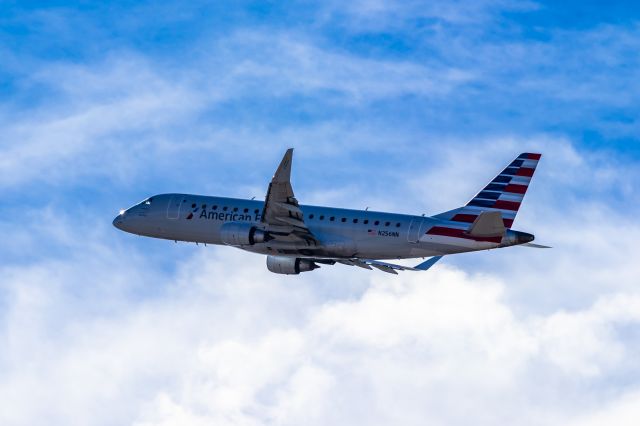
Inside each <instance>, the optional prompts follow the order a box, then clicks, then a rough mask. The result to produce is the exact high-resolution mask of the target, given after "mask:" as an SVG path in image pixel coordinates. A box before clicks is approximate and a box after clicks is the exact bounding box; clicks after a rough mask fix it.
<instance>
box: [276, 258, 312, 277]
mask: <svg viewBox="0 0 640 426" xmlns="http://www.w3.org/2000/svg"><path fill="white" fill-rule="evenodd" d="M319 267H320V266H318V265H316V264H315V263H314V262H313V261H312V260H309V259H301V258H299V257H286V256H267V269H268V270H270V271H271V272H274V273H276V274H287V275H297V274H299V273H300V272H308V271H313V270H314V269H318V268H319Z"/></svg>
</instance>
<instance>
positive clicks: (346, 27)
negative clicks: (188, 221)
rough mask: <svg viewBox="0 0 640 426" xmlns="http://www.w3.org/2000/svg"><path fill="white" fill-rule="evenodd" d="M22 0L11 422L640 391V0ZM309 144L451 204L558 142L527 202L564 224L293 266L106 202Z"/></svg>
mask: <svg viewBox="0 0 640 426" xmlns="http://www.w3.org/2000/svg"><path fill="white" fill-rule="evenodd" d="M2 5H3V7H1V8H0V58H1V59H2V60H1V61H0V126H1V127H2V130H3V131H2V132H1V133H0V195H1V196H2V202H0V232H2V235H3V241H4V242H5V244H2V245H0V276H1V277H2V278H0V321H1V323H0V324H1V325H2V327H1V328H0V341H1V342H3V344H2V346H3V348H4V350H3V351H2V354H0V398H2V399H3V401H5V404H3V405H4V406H7V407H11V409H10V410H7V411H6V413H5V412H3V413H0V423H2V424H37V423H38V421H39V419H41V418H43V417H47V418H49V419H50V420H51V423H53V424H65V425H66V424H74V422H76V423H77V424H114V423H117V424H211V423H212V422H213V423H214V424H300V423H301V421H302V420H301V419H304V423H305V424H327V423H334V424H353V423H368V424H389V423H401V424H424V423H425V422H427V423H432V424H433V423H435V424H458V423H460V424H464V423H465V419H466V418H467V417H464V416H463V415H462V414H461V413H467V414H471V415H473V416H474V417H475V418H477V419H479V421H480V422H481V423H483V424H504V422H505V420H506V421H513V420H514V419H516V418H517V419H518V421H519V422H520V423H522V413H525V414H527V416H528V418H530V419H531V420H528V421H530V422H531V423H539V422H536V421H534V419H543V420H544V423H549V424H559V423H562V424H567V423H569V424H572V423H573V424H611V423H614V422H615V423H617V424H625V423H624V422H625V421H628V420H629V419H632V418H637V417H638V415H640V413H638V408H637V407H639V406H640V385H639V383H640V371H639V369H638V367H637V365H636V363H634V361H633V355H634V354H635V353H637V349H638V346H637V338H636V337H637V333H638V325H639V323H640V317H639V316H638V312H640V293H639V292H638V290H637V288H636V287H637V281H638V276H640V269H638V266H637V259H638V250H637V248H636V245H637V241H638V238H639V237H640V227H639V226H638V223H637V214H636V212H637V211H638V210H639V208H640V197H639V192H638V188H637V182H640V172H639V170H640V167H639V166H640V143H639V141H638V134H640V132H639V131H640V127H639V125H638V121H637V117H638V116H639V112H640V111H639V110H640V108H639V104H638V102H637V99H639V98H640V90H639V87H640V86H638V84H637V79H638V76H639V75H640V60H639V59H638V55H637V52H638V51H639V50H640V30H639V29H640V26H639V22H640V20H639V18H640V16H639V14H640V12H639V8H638V7H637V5H635V4H634V2H573V1H568V2H533V1H531V2H512V1H506V0H486V1H465V0H461V1H456V2H440V1H430V2H422V1H408V2H401V3H395V2H390V1H386V0H376V1H366V0H358V1H354V2H349V3H346V4H344V2H338V1H325V2H317V3H316V2H311V1H292V2H253V1H234V2H199V1H193V2H188V3H187V4H181V3H179V2H171V1H167V2H163V3H162V4H161V5H159V4H156V3H153V2H148V3H145V2H111V3H108V4H105V3H92V2H78V3H71V2H47V3H46V4H40V3H38V2H9V1H6V2H3V3H2ZM287 147H295V148H296V151H295V160H294V172H293V179H294V189H295V191H296V194H297V196H298V198H299V199H300V201H301V202H303V203H318V204H325V205H335V206H346V207H353V208H364V207H366V206H369V207H370V208H372V209H376V210H390V211H400V212H406V213H427V214H429V213H431V214H435V213H438V212H441V211H444V210H448V209H450V208H454V207H457V206H458V205H460V204H462V203H463V202H465V201H467V200H468V199H469V198H470V197H471V196H472V195H473V194H474V193H475V192H476V191H477V190H478V189H479V188H480V187H481V185H483V184H484V183H485V182H487V181H489V180H490V179H491V178H492V177H493V176H494V175H495V174H496V172H497V171H498V170H499V169H500V168H501V167H502V166H503V165H504V164H506V163H507V162H509V161H510V160H511V159H512V158H514V157H515V156H517V155H518V154H519V153H520V152H524V151H539V152H542V153H543V155H544V156H543V159H542V162H541V164H540V168H539V170H538V172H537V174H536V176H535V178H534V180H533V184H532V187H531V189H530V191H529V193H528V194H527V197H526V199H525V203H524V205H523V208H522V210H521V212H520V213H519V215H518V218H517V220H516V222H515V227H516V228H518V229H521V230H524V231H528V232H533V233H535V234H536V235H537V237H538V240H539V241H540V242H542V243H549V244H550V245H553V246H554V249H553V250H551V251H533V250H528V251H527V250H524V249H518V248H514V249H512V250H502V251H492V252H487V253H476V254H468V255H460V256H455V257H451V258H449V259H446V261H443V262H442V263H441V264H439V265H438V267H437V268H434V270H433V271H430V272H429V275H426V274H421V275H419V276H416V275H415V274H414V275H411V274H405V275H403V276H401V277H390V276H386V275H383V274H368V273H366V271H360V270H358V271H354V270H351V269H349V268H347V267H341V266H338V267H335V268H323V269H321V270H320V271H315V272H314V273H313V274H303V275H301V276H299V277H295V278H292V277H279V276H273V275H271V274H269V273H268V272H267V271H266V268H265V266H264V259H262V258H261V257H258V256H254V255H251V254H246V253H243V252H240V251H236V250H232V249H229V248H216V247H207V248H204V247H196V246H195V245H187V244H178V245H175V244H173V243H171V244H169V243H167V242H163V241H154V240H150V239H143V238H134V237H132V236H130V235H127V234H123V233H120V232H117V231H116V230H115V229H114V228H113V227H112V226H111V220H112V219H113V217H114V216H115V214H116V213H117V211H118V210H119V209H120V208H123V207H127V206H129V205H131V204H133V203H135V202H137V201H139V200H141V199H143V198H145V197H146V196H148V195H151V194H155V193H162V192H172V191H182V192H189V193H203V194H219V195H228V196H234V197H252V196H256V197H258V198H259V197H263V196H264V193H265V190H266V185H267V182H268V179H269V178H270V176H271V174H272V173H273V170H274V168H275V166H276V165H277V162H278V161H279V159H280V157H281V155H282V153H283V152H284V150H285V149H286V148H287ZM382 319H384V321H383V320H382ZM61 383H63V384H61ZM559 395H562V396H563V398H558V396H559ZM461 406H463V407H466V410H460V409H459V407H461ZM335 407H338V408H339V409H338V410H336V409H335ZM370 407H376V408H374V409H371V408H370ZM3 411H4V410H3ZM95 413H99V415H97V416H96V415H95ZM336 413H339V415H338V414H336ZM498 413H500V414H498ZM629 424H630V423H629Z"/></svg>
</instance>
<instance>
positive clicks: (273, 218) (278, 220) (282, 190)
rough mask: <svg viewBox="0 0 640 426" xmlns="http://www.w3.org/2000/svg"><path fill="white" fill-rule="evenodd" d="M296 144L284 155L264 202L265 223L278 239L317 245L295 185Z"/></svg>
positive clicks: (270, 232) (263, 215)
mask: <svg viewBox="0 0 640 426" xmlns="http://www.w3.org/2000/svg"><path fill="white" fill-rule="evenodd" d="M292 159H293V148H289V149H288V150H287V152H286V153H285V154H284V157H282V161H281V162H280V165H279V166H278V169H277V170H276V172H275V174H274V175H273V178H272V179H271V183H269V189H268V190H267V196H266V198H265V202H264V208H263V210H262V219H261V221H262V223H263V225H264V227H265V229H266V230H267V231H269V234H270V235H272V236H273V237H274V239H276V240H279V241H283V242H285V241H286V242H295V241H301V240H302V241H306V242H307V244H308V245H310V246H311V245H314V246H315V245H316V244H317V240H316V238H315V237H314V236H313V234H312V233H311V232H310V231H309V228H308V227H307V225H306V224H305V223H304V218H303V215H302V210H300V207H299V205H298V200H297V199H296V197H295V195H294V194H293V188H292V186H291V162H292Z"/></svg>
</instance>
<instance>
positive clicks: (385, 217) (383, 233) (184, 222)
mask: <svg viewBox="0 0 640 426" xmlns="http://www.w3.org/2000/svg"><path fill="white" fill-rule="evenodd" d="M263 208H264V202H263V201H256V200H244V199H237V198H224V197H210V196H200V195H188V194H162V195H156V196H153V197H151V198H149V199H148V200H145V201H143V202H141V203H140V204H137V205H135V206H133V207H131V208H129V209H127V210H125V211H122V212H121V213H120V214H119V215H118V216H117V217H116V218H115V219H114V221H113V224H114V226H116V227H117V228H119V229H121V230H123V231H126V232H130V233H132V234H137V235H142V236H147V237H153V238H162V239H166V240H174V241H186V242H198V243H206V244H225V242H224V241H223V238H222V233H221V229H222V228H223V226H224V225H225V224H229V223H246V224H248V225H253V226H255V227H256V228H258V229H260V227H261V225H262V224H261V215H262V212H263ZM299 208H300V210H302V213H303V215H304V224H305V225H306V226H307V228H308V229H309V231H311V233H312V234H313V235H314V236H316V237H317V240H318V242H319V244H315V245H309V244H308V242H305V241H301V240H300V239H295V238H292V239H291V240H290V241H282V239H281V238H279V239H278V240H277V241H276V240H272V241H269V240H267V241H265V242H257V243H253V244H244V245H236V246H237V247H239V248H241V249H244V250H247V251H251V252H255V253H261V254H266V255H278V256H291V257H312V258H319V257H328V258H340V257H344V258H354V257H358V258H369V259H406V258H418V257H428V256H439V255H446V254H454V253H462V252H469V251H478V250H488V249H493V248H498V247H507V246H512V245H517V244H522V243H526V242H529V241H532V240H533V236H532V235H530V234H526V233H522V232H518V231H512V230H507V231H506V233H505V235H504V236H502V237H500V238H498V239H485V240H482V239H473V238H461V237H460V235H458V236H447V235H433V234H430V233H429V230H431V229H434V228H435V227H439V228H443V229H450V227H452V226H453V227H455V226H459V224H456V223H452V222H449V221H445V220H441V219H437V218H433V217H423V216H413V215H405V214H395V213H385V212H376V211H369V210H350V209H340V208H333V207H321V206H310V205H300V206H299ZM272 229H273V227H272ZM461 232H462V230H461ZM227 245H228V244H227Z"/></svg>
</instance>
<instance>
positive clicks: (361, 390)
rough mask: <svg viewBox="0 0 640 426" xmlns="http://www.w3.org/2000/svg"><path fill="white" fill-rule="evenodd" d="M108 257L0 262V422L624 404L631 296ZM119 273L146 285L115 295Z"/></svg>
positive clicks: (220, 259) (345, 416)
mask: <svg viewBox="0 0 640 426" xmlns="http://www.w3.org/2000/svg"><path fill="white" fill-rule="evenodd" d="M177 247H180V246H177ZM178 249H179V248H178ZM93 254H94V252H93V251H92V250H91V249H90V250H89V253H87V254H86V258H91V257H92V256H93ZM102 256H103V257H104V253H103V254H102ZM113 256H116V258H117V259H119V262H118V265H119V266H118V267H117V268H114V267H113V266H110V265H107V264H104V262H99V263H95V264H91V263H88V264H87V263H85V262H84V259H85V257H83V258H80V259H77V260H70V261H67V262H65V264H66V265H67V266H66V267H52V266H51V265H43V266H42V267H41V268H40V271H41V272H43V273H33V272H29V271H34V270H37V269H35V268H34V267H24V268H15V269H14V270H13V273H11V274H9V275H7V274H6V272H7V271H6V270H5V271H3V276H5V277H6V279H5V281H4V282H3V292H4V293H5V294H7V292H9V293H8V294H10V295H11V297H10V299H11V303H10V305H11V307H12V308H11V310H10V311H9V312H8V313H7V314H6V316H5V331H4V332H3V336H2V338H3V340H4V341H5V342H7V344H6V346H5V350H4V351H3V356H2V357H1V358H0V363H1V365H2V368H1V369H2V371H4V372H5V373H4V374H3V375H2V376H1V379H0V397H1V398H2V400H3V401H5V404H4V406H5V408H4V409H3V410H2V413H1V414H0V420H1V421H2V423H3V424H32V423H34V422H37V419H41V418H43V417H44V416H46V418H47V419H48V422H49V423H50V424H113V423H119V424H126V423H133V424H140V425H150V424H163V425H173V424H211V423H215V424H248V425H253V424H283V425H286V424H299V423H300V422H301V421H304V422H305V423H306V424H327V423H332V424H353V423H358V422H365V423H368V424H389V423H390V422H391V423H402V424H424V422H425V421H426V422H429V423H435V424H466V423H467V421H468V418H469V417H470V416H471V417H473V418H475V419H477V420H478V422H479V423H482V424H495V423H503V422H504V421H505V420H508V419H515V418H519V419H521V422H523V423H524V424H535V423H536V419H540V418H545V419H551V420H553V422H554V423H560V422H562V423H564V422H568V421H572V420H575V419H576V418H579V417H575V416H576V413H578V412H579V411H577V410H576V407H578V406H580V405H581V404H585V403H588V402H589V401H591V399H592V398H599V399H600V400H601V401H602V403H603V404H604V405H602V406H603V407H609V408H607V410H608V411H609V410H613V411H615V412H616V413H617V412H619V411H622V412H624V413H626V412H627V411H629V409H630V408H629V407H628V404H627V403H625V401H626V399H625V398H626V396H625V395H622V394H617V393H612V391H613V390H615V389H618V386H617V385H616V381H617V380H618V378H619V377H623V376H625V375H626V376H627V380H629V379H630V378H632V377H634V376H635V375H637V374H638V371H637V369H636V368H635V366H634V365H633V362H632V361H631V360H632V354H633V353H634V351H635V350H636V349H637V345H635V343H634V342H633V341H630V340H629V339H627V338H625V336H624V329H625V328H629V327H630V328H635V327H637V326H638V323H640V317H639V316H638V314H637V313H638V312H640V297H639V296H638V294H637V293H619V294H618V295H615V296H605V297H601V298H599V299H598V301H597V302H596V303H594V304H593V305H591V306H589V307H586V308H584V309H580V310H576V311H557V312H552V313H550V314H542V315H538V314H533V315H531V314H525V315H522V314H518V313H516V312H514V311H513V310H512V309H511V308H510V307H509V304H508V297H506V292H507V291H508V290H507V289H508V285H507V283H506V282H505V280H504V278H502V277H499V276H497V275H477V276H469V275H467V274H465V273H463V272H461V271H459V270H456V269H455V268H451V267H448V266H447V265H446V264H444V265H440V266H438V267H437V268H434V269H433V270H431V271H430V272H428V273H424V274H422V273H415V274H411V273H405V274H403V275H401V276H399V277H392V276H388V275H383V274H382V273H375V272H374V273H369V272H367V271H360V270H359V269H358V270H355V269H350V268H348V267H340V266H336V267H334V268H323V269H321V270H320V271H315V272H313V273H312V274H308V275H301V276H299V277H281V276H277V275H271V274H269V273H268V272H266V270H265V268H264V265H263V263H262V261H261V260H262V258H260V257H257V256H254V255H250V254H244V253H241V252H237V251H234V250H232V249H227V250H224V249H220V250H215V251H211V249H208V250H202V251H201V254H199V255H197V256H195V257H193V258H192V259H191V260H189V261H188V262H187V263H185V264H183V265H182V266H181V267H180V269H179V270H178V271H177V272H176V274H175V275H174V276H171V275H170V276H163V275H162V274H160V275H158V274H157V273H155V274H151V275H146V274H145V273H143V272H142V271H144V270H150V268H151V269H152V268H153V266H152V265H150V264H148V263H143V264H141V265H139V264H138V261H136V260H128V258H127V256H125V257H123V258H121V256H117V255H116V253H113ZM114 261H115V259H114ZM123 276H124V277H128V279H124V280H123ZM87 277H88V278H87ZM133 281H136V283H135V286H136V287H139V286H143V287H147V288H148V290H147V291H149V292H152V293H155V295H152V294H149V295H148V296H146V297H145V298H144V299H141V300H138V301H133V300H131V299H130V298H129V297H127V296H123V294H126V288H127V287H128V286H130V285H132V284H133V283H132V282H133ZM107 285H112V286H114V287H115V289H112V290H111V291H106V290H105V287H106V286H107ZM78 286H83V287H85V288H87V291H83V292H82V293H80V294H76V295H75V296H74V295H73V292H74V291H75V290H74V289H76V288H78ZM331 287H333V288H335V287H340V288H344V287H346V288H347V290H343V291H346V293H345V294H344V295H334V296H330V295H329V294H330V293H327V292H326V291H327V288H329V291H335V289H331ZM153 288H156V289H159V290H155V291H154V290H153ZM349 288H351V289H352V290H348V289H349ZM89 289H96V292H95V293H92V292H91V291H89ZM353 289H358V290H356V292H355V293H353ZM349 293H350V294H351V295H350V296H347V294H349ZM70 297H71V298H77V300H76V301H74V303H73V304H70V303H69V302H70V300H69V298H70ZM70 306H83V308H82V309H78V308H74V309H73V310H72V311H68V309H69V307H70ZM545 383H546V385H544V384H545ZM546 386H548V387H551V390H552V391H553V392H554V393H558V394H563V395H564V396H565V398H564V399H560V400H556V399H549V398H548V394H547V393H546V392H545V391H544V388H545V387H546ZM587 389H588V390H587ZM452 395H455V398H454V397H452ZM619 398H620V399H619ZM618 405H620V407H621V408H616V407H618ZM611 407H613V408H611ZM625 407H627V408H625ZM608 411H606V412H605V413H604V414H602V415H605V414H606V415H608V414H607V413H608ZM523 413H524V414H525V417H524V418H523V417H521V416H522V414H523ZM593 415H594V416H596V417H594V418H598V417H597V416H599V415H600V414H598V412H597V411H594V414H593Z"/></svg>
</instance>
